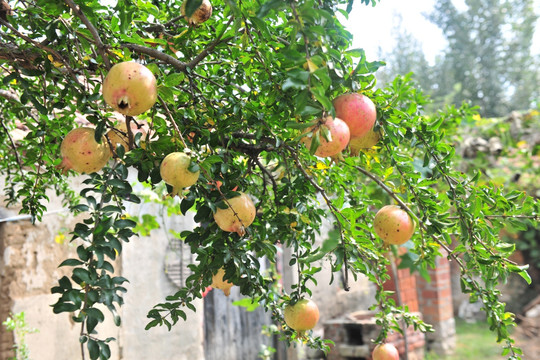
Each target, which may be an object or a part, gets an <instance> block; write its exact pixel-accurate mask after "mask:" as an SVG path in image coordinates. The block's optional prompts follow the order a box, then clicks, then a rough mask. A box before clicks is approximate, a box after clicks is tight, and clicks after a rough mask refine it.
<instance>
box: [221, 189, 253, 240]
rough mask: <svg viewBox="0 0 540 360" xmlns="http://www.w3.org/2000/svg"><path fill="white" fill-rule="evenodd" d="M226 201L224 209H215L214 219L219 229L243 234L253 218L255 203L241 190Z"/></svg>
mask: <svg viewBox="0 0 540 360" xmlns="http://www.w3.org/2000/svg"><path fill="white" fill-rule="evenodd" d="M227 202H228V204H227V208H226V209H221V208H218V209H217V210H216V212H215V213H214V220H215V221H216V224H217V226H219V228H220V229H221V230H223V231H228V232H235V233H237V234H238V235H240V236H244V234H245V233H246V228H247V227H248V226H249V225H251V223H253V220H255V214H256V209H255V205H254V204H253V201H251V198H250V197H249V196H248V195H247V194H245V193H242V192H241V193H240V196H236V197H234V198H232V199H227Z"/></svg>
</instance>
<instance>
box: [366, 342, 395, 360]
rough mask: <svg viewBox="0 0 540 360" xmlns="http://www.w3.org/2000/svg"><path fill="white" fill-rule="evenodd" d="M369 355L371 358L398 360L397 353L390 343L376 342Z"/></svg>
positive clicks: (376, 359) (374, 359) (375, 359)
mask: <svg viewBox="0 0 540 360" xmlns="http://www.w3.org/2000/svg"><path fill="white" fill-rule="evenodd" d="M371 357H372V358H373V360H399V353H398V351H397V349H396V347H395V346H394V345H392V344H378V345H377V346H375V349H373V353H372V354H371Z"/></svg>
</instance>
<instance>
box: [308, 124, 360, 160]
mask: <svg viewBox="0 0 540 360" xmlns="http://www.w3.org/2000/svg"><path fill="white" fill-rule="evenodd" d="M322 131H328V133H329V134H330V138H329V140H330V141H328V140H326V139H325V137H324V136H323V135H322V134H321V132H322ZM306 132H308V133H309V132H311V134H308V135H306V136H304V137H303V138H302V142H303V143H304V144H306V146H307V147H308V148H310V147H311V142H312V141H313V137H314V136H318V137H319V142H320V145H319V147H318V148H317V150H316V151H315V155H316V156H319V157H330V156H335V155H337V154H339V153H340V152H342V151H343V149H345V148H346V147H347V144H348V143H349V140H350V132H349V127H348V126H347V124H346V123H345V122H344V121H343V120H341V119H339V118H332V117H331V116H327V117H326V118H325V119H324V121H323V122H322V123H319V124H317V125H314V126H312V127H310V128H309V129H308V130H307V131H306Z"/></svg>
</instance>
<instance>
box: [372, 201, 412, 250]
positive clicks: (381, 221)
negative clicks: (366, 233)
mask: <svg viewBox="0 0 540 360" xmlns="http://www.w3.org/2000/svg"><path fill="white" fill-rule="evenodd" d="M373 227H374V228H375V232H376V233H377V235H379V237H380V238H381V239H382V240H383V241H384V242H385V243H387V244H390V245H401V244H405V243H406V242H407V241H408V240H409V239H410V238H411V236H412V235H413V233H414V228H415V224H414V221H413V220H412V219H411V217H410V216H409V214H408V213H407V212H406V211H405V210H403V209H401V208H400V207H399V206H396V205H386V206H383V207H382V208H381V209H380V210H379V211H378V212H377V214H376V215H375V220H374V221H373Z"/></svg>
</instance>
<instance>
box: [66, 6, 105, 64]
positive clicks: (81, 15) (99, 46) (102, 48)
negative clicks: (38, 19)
mask: <svg viewBox="0 0 540 360" xmlns="http://www.w3.org/2000/svg"><path fill="white" fill-rule="evenodd" d="M64 1H65V3H66V4H67V5H68V6H69V7H70V8H71V9H72V10H73V12H74V13H75V14H76V15H77V16H78V17H79V19H81V21H82V22H83V23H84V25H86V28H87V29H88V31H90V33H91V34H92V37H93V38H94V42H95V44H96V46H97V51H98V53H99V54H100V55H101V57H102V58H103V62H104V63H105V66H106V67H107V69H110V68H111V62H110V60H109V56H108V54H107V51H106V47H105V45H104V44H103V41H101V38H100V36H99V33H98V31H97V29H96V27H95V26H94V24H92V23H91V22H90V20H88V18H87V17H86V15H84V13H83V12H82V10H81V8H80V7H79V6H77V5H75V3H74V2H73V0H64Z"/></svg>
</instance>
